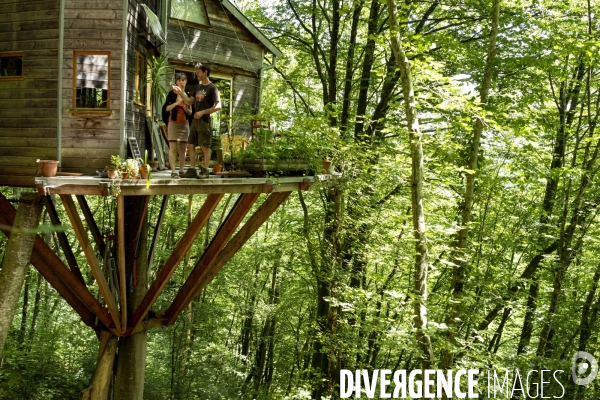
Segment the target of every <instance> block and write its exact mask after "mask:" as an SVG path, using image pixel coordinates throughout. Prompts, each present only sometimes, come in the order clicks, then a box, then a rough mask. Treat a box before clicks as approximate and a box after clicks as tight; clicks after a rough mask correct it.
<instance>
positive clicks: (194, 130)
mask: <svg viewBox="0 0 600 400" xmlns="http://www.w3.org/2000/svg"><path fill="white" fill-rule="evenodd" d="M211 122H212V119H211ZM211 122H206V121H204V120H203V119H202V118H200V119H196V118H194V119H193V120H192V126H190V136H189V138H188V144H193V145H196V146H204V147H208V148H210V146H211V144H212V130H211V129H210V126H211Z"/></svg>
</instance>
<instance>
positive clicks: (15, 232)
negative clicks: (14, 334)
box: [0, 192, 43, 354]
mask: <svg viewBox="0 0 600 400" xmlns="http://www.w3.org/2000/svg"><path fill="white" fill-rule="evenodd" d="M42 205H43V199H42V196H40V195H38V194H37V193H31V192H26V193H22V194H21V196H20V198H19V208H18V209H17V215H16V217H15V221H14V223H13V227H12V231H11V234H10V238H9V240H8V245H7V246H6V251H5V253H4V261H3V262H2V269H1V270H0V354H1V353H2V349H3V348H4V343H5V341H6V337H7V336H8V331H9V329H10V325H11V323H12V320H13V317H14V315H15V311H16V309H17V304H18V302H19V296H20V294H21V288H22V287H23V282H24V281H25V273H26V271H27V265H28V264H29V260H30V258H31V253H32V251H33V242H34V241H35V237H36V234H35V233H32V232H31V231H29V230H31V229H35V228H37V226H38V222H39V220H40V215H41V214H42Z"/></svg>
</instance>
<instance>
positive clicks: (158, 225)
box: [148, 195, 169, 268]
mask: <svg viewBox="0 0 600 400" xmlns="http://www.w3.org/2000/svg"><path fill="white" fill-rule="evenodd" d="M168 202H169V196H168V195H166V196H163V200H162V204H161V205H160V211H159V213H158V219H157V220H156V227H155V228H154V235H153V236H152V244H150V250H148V268H150V267H151V266H152V261H153V260H154V251H155V250H156V244H157V243H158V238H159V236H160V228H161V227H162V223H163V221H164V219H165V211H166V210H167V203H168Z"/></svg>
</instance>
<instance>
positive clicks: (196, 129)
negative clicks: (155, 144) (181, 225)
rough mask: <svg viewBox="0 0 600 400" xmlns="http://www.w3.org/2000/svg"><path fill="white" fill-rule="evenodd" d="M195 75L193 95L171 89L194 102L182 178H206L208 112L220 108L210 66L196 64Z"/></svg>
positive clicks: (210, 137) (208, 131) (208, 136)
mask: <svg viewBox="0 0 600 400" xmlns="http://www.w3.org/2000/svg"><path fill="white" fill-rule="evenodd" d="M196 76H197V77H198V82H199V83H198V86H196V94H195V95H194V97H189V96H187V95H186V94H185V93H184V92H182V91H180V92H181V93H177V88H176V87H173V90H174V91H175V93H177V94H181V96H182V97H183V99H184V101H185V102H187V103H188V104H194V119H193V120H192V125H191V127H190V136H189V138H188V142H187V151H188V155H189V156H190V163H191V166H190V168H189V169H188V170H187V171H186V172H185V173H184V174H182V175H181V177H182V178H208V165H209V163H210V155H211V148H210V146H211V143H212V118H211V116H210V114H212V113H214V112H217V111H219V110H220V109H221V97H220V95H219V90H218V89H217V87H216V86H215V85H214V83H212V82H211V81H210V78H209V77H210V67H209V66H208V65H204V64H201V63H197V64H196ZM196 146H201V147H202V154H203V157H202V164H203V166H202V167H200V174H198V173H197V172H196Z"/></svg>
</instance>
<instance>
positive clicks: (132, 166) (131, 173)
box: [122, 158, 140, 179]
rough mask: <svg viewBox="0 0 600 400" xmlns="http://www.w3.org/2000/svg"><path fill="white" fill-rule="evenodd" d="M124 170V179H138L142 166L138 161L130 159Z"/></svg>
mask: <svg viewBox="0 0 600 400" xmlns="http://www.w3.org/2000/svg"><path fill="white" fill-rule="evenodd" d="M123 168H124V170H125V172H123V173H122V174H123V178H124V179H125V178H126V177H129V178H131V179H137V178H138V175H139V171H140V164H139V162H138V160H136V159H134V158H128V159H127V160H125V163H124V166H123ZM125 174H127V176H125Z"/></svg>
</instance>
